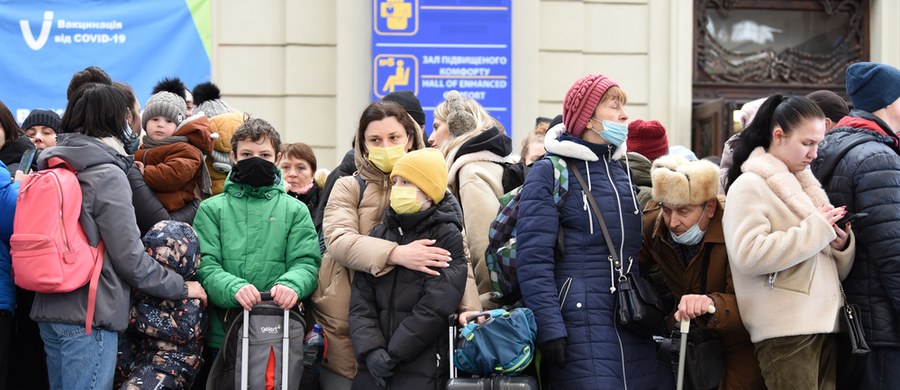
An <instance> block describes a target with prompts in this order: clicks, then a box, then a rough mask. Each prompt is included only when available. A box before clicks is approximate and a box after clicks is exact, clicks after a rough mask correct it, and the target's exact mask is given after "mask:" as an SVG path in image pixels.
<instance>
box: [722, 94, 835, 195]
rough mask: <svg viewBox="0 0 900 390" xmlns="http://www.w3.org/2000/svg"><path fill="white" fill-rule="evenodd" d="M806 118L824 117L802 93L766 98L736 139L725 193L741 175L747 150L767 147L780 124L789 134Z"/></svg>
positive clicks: (748, 154) (748, 151)
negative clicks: (799, 94) (773, 131)
mask: <svg viewBox="0 0 900 390" xmlns="http://www.w3.org/2000/svg"><path fill="white" fill-rule="evenodd" d="M806 119H825V114H824V113H822V109H821V108H819V106H818V105H816V103H813V101H812V100H809V99H808V98H805V97H803V96H791V97H787V98H786V97H784V96H782V95H772V96H770V97H769V98H768V99H766V101H764V102H763V104H762V105H760V106H759V110H757V111H756V116H755V117H753V120H752V121H750V124H748V125H747V127H746V128H744V130H743V131H741V135H740V136H739V137H738V139H737V143H736V144H735V146H734V154H733V156H734V157H733V159H734V160H733V161H734V163H733V165H732V166H731V168H730V169H728V185H727V186H726V187H725V191H726V192H727V191H728V189H729V188H731V185H732V184H733V183H734V181H735V180H737V178H738V176H740V175H741V166H742V165H744V161H747V159H748V158H750V153H752V152H753V150H754V149H756V148H758V147H760V146H762V147H763V148H765V149H766V150H769V145H771V144H772V130H774V129H775V128H776V127H781V129H782V130H783V131H784V134H785V135H788V134H790V133H791V132H792V131H793V130H794V128H796V127H797V126H799V125H800V123H801V122H803V121H804V120H806Z"/></svg>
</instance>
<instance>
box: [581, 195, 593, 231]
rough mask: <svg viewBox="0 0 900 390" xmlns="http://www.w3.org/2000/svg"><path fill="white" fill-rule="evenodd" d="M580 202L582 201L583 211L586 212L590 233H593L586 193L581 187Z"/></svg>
mask: <svg viewBox="0 0 900 390" xmlns="http://www.w3.org/2000/svg"><path fill="white" fill-rule="evenodd" d="M581 202H582V203H584V207H583V209H584V212H585V213H587V222H588V226H589V227H590V232H591V235H593V234H594V220H593V219H592V218H591V208H590V207H589V206H588V194H587V193H586V192H584V188H582V189H581Z"/></svg>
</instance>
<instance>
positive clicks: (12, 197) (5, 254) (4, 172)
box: [0, 161, 19, 313]
mask: <svg viewBox="0 0 900 390" xmlns="http://www.w3.org/2000/svg"><path fill="white" fill-rule="evenodd" d="M18 195H19V183H13V182H12V178H11V176H10V173H9V170H8V169H7V168H6V165H5V164H3V162H2V161H0V310H6V311H8V312H10V313H12V312H14V311H15V307H16V285H15V283H13V277H12V259H11V258H10V256H9V247H8V246H7V245H6V244H7V243H8V242H9V238H10V236H12V230H13V217H15V215H16V197H17V196H18Z"/></svg>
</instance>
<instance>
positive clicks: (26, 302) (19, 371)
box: [2, 287, 50, 390]
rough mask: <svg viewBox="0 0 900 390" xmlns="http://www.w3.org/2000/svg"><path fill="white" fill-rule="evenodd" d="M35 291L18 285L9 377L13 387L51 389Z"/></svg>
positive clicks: (8, 365) (37, 389)
mask: <svg viewBox="0 0 900 390" xmlns="http://www.w3.org/2000/svg"><path fill="white" fill-rule="evenodd" d="M33 301H34V293H33V292H31V291H27V290H23V289H21V288H18V287H16V313H15V316H14V317H13V319H12V325H11V326H12V330H11V333H12V336H11V337H12V341H11V342H10V343H11V344H10V345H9V348H8V349H9V350H10V351H13V352H12V353H14V355H13V356H14V358H13V359H9V362H8V364H4V365H3V366H2V367H4V368H5V367H9V371H8V372H9V373H10V375H9V376H8V378H7V379H6V381H5V382H2V383H5V384H8V385H9V387H8V388H10V389H35V390H42V389H49V388H50V382H49V379H48V376H47V356H46V355H45V354H44V341H43V340H42V339H41V332H40V330H39V329H38V324H37V322H34V321H32V320H31V318H30V317H29V315H30V314H31V304H32V302H33Z"/></svg>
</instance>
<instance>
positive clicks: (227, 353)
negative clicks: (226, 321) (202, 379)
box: [206, 291, 305, 390]
mask: <svg viewBox="0 0 900 390" xmlns="http://www.w3.org/2000/svg"><path fill="white" fill-rule="evenodd" d="M260 296H261V297H262V301H263V302H262V303H260V304H258V305H256V306H254V307H253V309H252V310H243V316H242V318H241V319H235V320H234V321H233V322H231V323H230V325H229V326H227V332H226V335H225V342H224V343H223V345H222V349H221V350H220V351H219V355H218V356H216V359H215V361H214V362H213V364H212V368H211V369H210V376H209V380H208V381H207V383H206V388H207V389H217V390H218V389H225V390H229V389H241V390H245V389H297V388H298V387H299V386H300V378H301V377H302V376H303V335H304V332H303V331H304V328H305V325H304V321H303V317H302V315H301V314H300V313H299V312H297V311H296V310H283V309H281V308H280V307H278V306H277V305H275V303H274V302H271V301H272V295H271V293H269V292H268V291H266V292H260ZM238 327H240V328H238ZM237 333H240V336H238V335H237ZM238 338H239V340H238ZM291 347H293V348H291ZM235 361H237V362H235ZM251 364H252V365H251Z"/></svg>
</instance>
